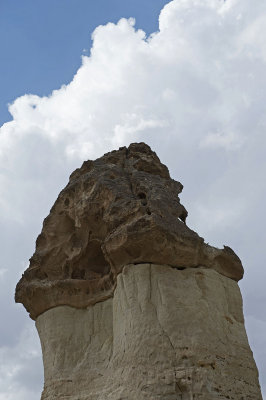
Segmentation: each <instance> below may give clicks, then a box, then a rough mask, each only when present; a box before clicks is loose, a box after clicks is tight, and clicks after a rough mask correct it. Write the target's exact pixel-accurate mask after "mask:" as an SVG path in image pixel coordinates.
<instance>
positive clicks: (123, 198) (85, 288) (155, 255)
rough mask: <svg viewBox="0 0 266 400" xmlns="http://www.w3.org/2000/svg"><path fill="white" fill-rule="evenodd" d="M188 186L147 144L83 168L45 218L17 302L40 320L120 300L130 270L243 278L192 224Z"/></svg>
mask: <svg viewBox="0 0 266 400" xmlns="http://www.w3.org/2000/svg"><path fill="white" fill-rule="evenodd" d="M182 188H183V186H182V184H181V183H180V182H177V181H175V180H173V179H171V178H170V175H169V172H168V169H167V167H166V166H165V165H163V164H162V163H161V162H160V160H159V158H158V157H157V155H156V154H155V153H154V152H153V151H152V150H151V149H150V147H149V146H147V145H146V144H144V143H133V144H131V145H130V146H129V147H128V148H126V147H122V148H120V149H119V150H117V151H112V152H110V153H107V154H105V155H104V156H103V157H101V158H99V159H97V160H95V161H86V162H84V164H83V165H82V167H81V168H79V169H77V170H76V171H74V172H73V173H72V175H71V176H70V180H69V183H68V185H67V186H66V187H65V189H64V190H62V192H61V193H60V194H59V197H58V199H57V200H56V202H55V204H54V206H53V207H52V209H51V212H50V214H49V216H48V217H47V218H46V219H45V220H44V224H43V229H42V232H41V234H40V236H39V237H38V239H37V242H36V251H35V253H34V255H33V257H32V258H31V260H30V266H29V268H28V269H27V270H26V271H25V273H24V275H23V277H22V279H21V280H20V282H19V283H18V285H17V289H16V301H17V302H21V303H23V304H24V306H25V308H26V309H27V310H28V311H29V313H30V315H31V317H32V318H33V319H36V317H37V316H38V315H40V314H42V313H43V312H44V311H47V310H49V309H51V308H53V307H56V306H59V305H69V306H72V307H75V308H86V307H87V306H88V305H92V304H95V303H97V302H99V301H103V300H105V299H108V298H110V297H112V296H113V293H114V289H115V287H116V282H117V276H118V274H119V273H120V272H121V271H122V268H123V267H124V266H125V265H128V264H139V263H153V264H161V265H165V264H166V265H169V266H172V267H177V268H194V267H198V266H204V267H206V268H210V269H213V270H215V271H217V272H219V273H220V274H221V275H223V276H226V277H228V278H231V279H233V280H235V281H238V280H239V279H241V278H242V276H243V267H242V264H241V262H240V260H239V258H238V257H237V256H236V254H235V253H234V252H233V250H231V249H230V248H229V247H225V248H224V249H222V250H220V249H216V248H214V247H211V246H209V245H207V244H205V243H204V240H203V239H202V238H201V237H200V236H198V234H197V233H195V232H194V231H192V230H191V229H189V227H188V226H187V225H186V223H185V222H186V217H187V211H186V209H185V208H184V206H183V205H182V204H180V200H179V194H180V193H181V191H182Z"/></svg>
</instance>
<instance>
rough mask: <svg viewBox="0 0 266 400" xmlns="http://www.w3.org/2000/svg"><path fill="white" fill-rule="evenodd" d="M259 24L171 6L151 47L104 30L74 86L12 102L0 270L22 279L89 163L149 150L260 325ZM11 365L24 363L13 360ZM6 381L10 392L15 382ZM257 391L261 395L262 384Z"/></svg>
mask: <svg viewBox="0 0 266 400" xmlns="http://www.w3.org/2000/svg"><path fill="white" fill-rule="evenodd" d="M265 15H266V3H264V2H262V1H261V0H254V1H252V2H250V0H227V1H225V2H224V1H222V0H174V1H171V2H170V3H169V4H167V5H166V6H165V7H164V8H163V10H162V12H161V15H160V20H159V23H160V30H159V31H158V32H156V33H154V34H152V35H151V36H150V37H146V36H145V33H144V32H143V31H142V30H137V31H136V30H135V29H134V20H133V19H129V20H126V19H121V20H120V21H119V22H118V23H117V24H112V23H109V24H107V25H106V26H99V27H98V28H97V29H96V30H95V32H94V33H93V47H92V49H91V54H90V56H85V55H83V56H82V65H81V67H80V68H79V69H78V71H77V73H76V75H75V76H74V77H73V80H72V82H71V83H70V84H68V85H66V86H63V87H62V88H61V89H59V90H55V91H54V92H53V93H51V95H50V96H48V97H39V96H35V95H29V94H27V95H24V96H22V97H19V98H18V99H16V100H15V102H14V103H13V104H12V105H10V107H9V111H10V113H11V114H12V117H13V120H12V121H11V122H8V123H6V124H4V125H3V126H2V127H1V130H0V191H1V193H0V203H1V211H0V220H1V223H2V226H3V228H2V229H3V232H7V233H5V235H3V238H2V242H5V241H7V239H6V238H10V240H12V243H13V241H14V242H15V246H16V247H15V248H16V251H14V248H11V249H10V251H9V252H8V251H7V250H6V249H8V247H6V249H4V253H5V255H4V257H5V259H4V265H3V268H6V267H5V264H6V263H10V265H11V267H12V268H13V270H14V271H18V270H19V268H20V266H19V263H20V262H21V259H23V257H25V258H27V257H29V256H30V255H31V254H30V251H32V246H33V241H34V238H35V237H36V235H37V233H38V231H39V230H40V227H41V221H42V219H43V218H44V217H45V216H46V214H47V213H48V211H49V208H50V206H51V205H52V203H53V201H54V200H55V198H56V196H57V194H58V192H59V190H60V189H61V188H62V187H63V186H64V185H65V184H66V182H67V177H68V175H69V174H70V172H72V170H73V169H74V168H76V167H78V166H79V165H80V164H81V162H82V161H83V160H84V159H88V158H96V157H98V156H100V155H102V154H103V153H105V152H106V151H109V150H112V149H114V148H116V147H118V146H121V145H127V144H129V143H130V142H132V141H146V142H148V143H149V144H150V145H151V146H152V147H153V148H154V149H155V150H156V151H157V153H158V155H159V156H160V157H161V159H162V161H163V162H165V163H167V164H168V166H169V167H170V170H171V173H172V176H173V177H174V178H175V179H179V180H180V181H181V182H182V183H183V184H184V185H185V189H184V193H183V194H182V202H183V203H184V204H185V206H186V207H187V208H188V210H189V222H188V223H189V225H190V226H191V227H192V228H193V229H196V230H197V231H198V232H199V234H201V235H203V236H205V238H206V240H207V241H208V242H210V243H214V244H216V245H219V246H221V245H223V244H224V242H225V244H228V245H230V246H231V247H233V248H234V249H235V250H237V251H238V252H239V255H240V256H241V257H242V259H243V262H244V264H245V266H246V280H245V281H244V282H245V283H244V285H243V291H244V296H246V297H245V298H246V300H245V303H246V304H248V303H249V302H250V304H253V305H254V307H255V306H256V318H257V320H262V319H263V313H264V310H263V302H264V303H265V301H266V295H265V294H264V291H263V293H262V286H261V284H260V282H261V281H263V280H264V281H265V278H266V272H265V270H264V268H263V265H264V259H263V254H264V240H263V237H264V236H265V234H264V230H263V228H264V226H265V224H266V221H265V205H264V203H265V195H266V189H265V173H266V157H265V145H266V139H265V129H266V112H265V107H266V106H265V104H266V91H265V89H264V88H265V87H266V73H265V70H266V69H265V68H266V40H265V35H266V28H265V27H266V23H265V18H266V17H265ZM10 227H12V232H11V228H10ZM9 246H11V245H9ZM13 246H14V245H13ZM11 247H12V246H11ZM253 249H255V250H256V251H255V250H254V251H253ZM5 250H6V252H5ZM250 253H252V261H251V256H250ZM25 261H26V260H25ZM251 266H252V268H251ZM1 268H2V267H1ZM15 275H16V273H15V272H14V273H13V275H12V276H15ZM4 276H5V275H4ZM10 279H11V278H10ZM12 279H13V278H12ZM2 282H3V280H1V282H0V284H2ZM259 291H260V293H261V298H260V300H259V301H257V302H256V297H255V293H256V292H259ZM12 302H13V299H12V296H10V298H9V305H5V307H7V308H8V307H9V308H8V310H9V311H6V312H8V313H9V315H10V318H12V315H13V314H12V312H13V311H12V310H13V308H12V307H13V306H11V304H12ZM20 312H21V311H20ZM254 312H255V311H254ZM262 328H263V329H264V337H266V335H265V334H266V332H265V325H262ZM250 332H251V333H250V334H251V335H253V334H254V333H253V331H252V330H251V331H250ZM260 341H262V342H263V346H264V347H265V348H266V342H265V340H264V341H263V338H262V339H260ZM252 343H254V344H253V347H254V348H256V346H258V345H257V344H256V341H254V342H252ZM260 345H261V344H260ZM18 346H23V345H22V344H21V342H20V343H19V344H18ZM5 351H8V350H7V349H6V350H5ZM10 351H11V350H10ZM18 351H19V350H18ZM256 354H258V351H257V353H256ZM12 362H13V363H14V368H15V366H16V363H17V362H18V363H20V361H17V360H16V359H15V357H13V356H12ZM258 363H259V367H260V369H261V371H262V370H264V368H265V367H264V366H263V365H262V364H263V360H261V359H260V360H259V361H258ZM264 363H265V361H264ZM19 365H21V364H19ZM12 368H13V367H12ZM8 379H11V380H12V379H13V381H12V382H13V383H14V385H16V383H15V382H16V379H17V378H16V375H14V376H13V378H12V377H11V378H8ZM11 380H10V382H11ZM261 383H262V384H263V385H264V387H266V380H265V377H264V376H263V375H262V376H261ZM1 390H2V392H1ZM25 390H26V389H25ZM264 390H265V389H264ZM12 393H13V392H12ZM0 396H2V398H5V399H6V398H9V399H10V400H14V399H16V400H18V399H19V400H21V399H24V397H25V398H26V397H27V396H26V395H24V394H21V395H17V396H15V395H13V394H11V395H9V397H8V396H7V393H6V392H4V391H3V389H2V388H1V387H0ZM3 396H4V397H3ZM10 396H11V397H10ZM12 396H13V397H12ZM19 396H20V397H19ZM23 396H24V397H23ZM29 396H30V395H29ZM28 398H30V397H28ZM0 399H1V397H0Z"/></svg>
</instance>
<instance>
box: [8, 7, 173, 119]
mask: <svg viewBox="0 0 266 400" xmlns="http://www.w3.org/2000/svg"><path fill="white" fill-rule="evenodd" d="M166 3H167V0H134V1H121V0H97V1H90V0H46V1H43V0H23V1H21V0H0V49H1V62H0V76H1V83H0V86H1V93H0V124H2V123H4V122H6V121H7V120H10V119H11V116H10V114H9V113H8V110H7V103H11V102H12V101H14V100H15V98H16V97H18V96H21V95H23V94H25V93H34V94H38V95H40V96H43V95H48V94H49V93H50V92H51V91H52V90H54V89H57V88H59V87H60V86H61V85H63V84H67V83H68V82H70V81H71V80H72V78H73V75H74V73H75V72H76V71H77V69H78V67H79V66H80V56H81V54H82V53H84V51H83V50H87V51H88V52H89V50H90V46H91V40H90V36H91V33H92V32H93V31H94V29H95V28H96V27H97V26H98V25H101V24H106V23H107V22H110V21H112V22H117V21H118V20H119V19H120V18H121V17H126V18H129V17H132V16H134V18H136V26H137V27H141V28H142V29H144V30H145V31H146V32H147V34H149V33H151V32H154V31H156V30H157V29H158V16H159V12H160V10H161V8H162V7H163V5H164V4H166Z"/></svg>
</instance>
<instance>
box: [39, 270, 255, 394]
mask: <svg viewBox="0 0 266 400" xmlns="http://www.w3.org/2000/svg"><path fill="white" fill-rule="evenodd" d="M36 326H37V329H38V332H39V336H40V340H41V344H42V351H43V362H44V373H45V384H44V391H43V394H42V400H54V399H60V400H70V399H71V400H88V399H89V400H144V399H145V400H179V399H180V400H192V399H202V400H216V399H217V400H218V399H219V400H222V399H223V400H224V399H231V400H232V399H234V400H241V399H249V400H260V399H262V397H261V393H260V387H259V383H258V372H257V368H256V365H255V363H254V360H253V356H252V352H251V350H250V347H249V344H248V340H247V336H246V332H245V327H244V320H243V311H242V298H241V294H240V291H239V288H238V285H237V283H236V282H235V281H233V280H232V279H230V278H227V277H225V276H222V275H220V274H219V273H218V272H216V271H214V270H212V269H207V268H204V267H198V268H189V269H184V270H178V269H176V268H172V267H169V266H165V265H154V264H139V265H128V266H125V267H124V268H123V271H122V273H121V274H119V275H118V277H117V287H116V289H115V292H114V296H113V298H111V299H108V300H105V301H103V302H100V303H97V304H95V305H93V306H90V307H88V308H87V309H75V308H72V307H69V306H59V307H55V308H53V309H50V310H48V311H46V312H44V313H43V314H41V315H40V316H39V317H38V318H37V320H36Z"/></svg>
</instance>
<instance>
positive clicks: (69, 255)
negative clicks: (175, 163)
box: [16, 143, 262, 400]
mask: <svg viewBox="0 0 266 400" xmlns="http://www.w3.org/2000/svg"><path fill="white" fill-rule="evenodd" d="M182 188H183V187H182V184H181V183H179V182H176V181H174V180H173V179H171V178H170V176H169V172H168V169H167V167H166V166H165V165H163V164H161V162H160V160H159V159H158V157H157V155H156V154H155V153H154V152H152V151H151V149H150V148H149V146H147V145H145V144H144V143H139V144H137V143H134V144H131V145H130V146H129V148H125V147H123V148H120V149H119V150H118V151H113V152H111V153H108V154H106V155H104V156H103V157H101V158H99V159H97V160H95V161H86V162H85V163H84V164H83V165H82V167H81V168H80V169H77V170H76V171H74V173H73V174H72V175H71V176H70V180H69V183H68V185H67V186H66V188H65V189H64V190H63V191H62V192H61V193H60V194H59V197H58V199H57V200H56V202H55V204H54V206H53V207H52V209H51V212H50V214H49V216H48V217H47V218H46V219H45V221H44V224H43V229H42V232H41V234H40V236H39V237H38V239H37V242H36V251H35V253H34V255H33V257H32V258H31V260H30V266H29V268H28V269H27V270H26V271H25V273H24V274H23V276H22V278H21V280H20V282H19V283H18V285H17V289H16V301H17V302H21V303H23V304H24V306H25V307H26V309H27V310H28V311H29V312H30V316H31V317H32V318H33V319H36V326H37V329H38V332H39V335H40V339H41V344H42V351H43V361H44V373H45V383H44V391H43V394H42V400H54V399H60V400H67V399H71V400H87V399H90V400H192V399H193V400H200V399H202V400H225V399H231V400H262V397H261V392H260V386H259V382H258V371H257V368H256V365H255V362H254V360H253V356H252V352H251V350H250V348H249V344H248V340H247V336H246V332H245V327H244V318H243V311H242V299H241V295H240V291H239V288H238V285H237V281H238V280H239V279H241V278H242V276H243V267H242V264H241V261H240V260H239V258H238V257H237V255H236V254H235V253H234V251H233V250H232V249H230V248H229V247H228V246H225V247H224V249H216V248H214V247H211V246H209V245H208V244H205V243H204V240H203V239H202V238H201V237H200V236H198V234H197V233H196V232H194V231H192V230H191V229H190V228H188V226H187V225H186V217H187V211H186V209H185V208H184V206H183V205H181V204H180V200H179V194H180V193H181V191H182Z"/></svg>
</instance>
